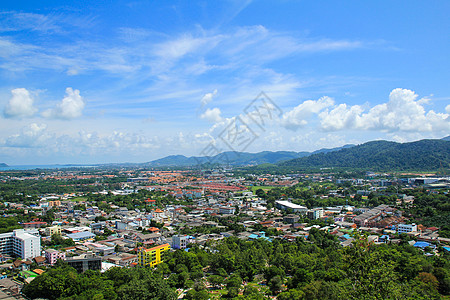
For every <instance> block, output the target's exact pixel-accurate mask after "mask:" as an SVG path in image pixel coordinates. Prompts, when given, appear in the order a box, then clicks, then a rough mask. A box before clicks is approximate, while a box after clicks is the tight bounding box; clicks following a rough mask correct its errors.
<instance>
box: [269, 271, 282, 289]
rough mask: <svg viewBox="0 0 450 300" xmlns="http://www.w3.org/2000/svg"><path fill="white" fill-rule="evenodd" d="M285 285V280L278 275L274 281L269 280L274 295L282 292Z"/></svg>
mask: <svg viewBox="0 0 450 300" xmlns="http://www.w3.org/2000/svg"><path fill="white" fill-rule="evenodd" d="M282 285H283V280H282V279H281V276H280V275H276V276H275V277H273V278H272V279H270V280H269V283H268V286H269V288H270V290H271V291H272V294H276V293H277V292H278V291H280V290H281V286H282Z"/></svg>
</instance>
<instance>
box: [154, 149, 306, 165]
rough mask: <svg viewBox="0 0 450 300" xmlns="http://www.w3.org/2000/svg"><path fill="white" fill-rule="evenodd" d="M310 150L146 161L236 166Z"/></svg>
mask: <svg viewBox="0 0 450 300" xmlns="http://www.w3.org/2000/svg"><path fill="white" fill-rule="evenodd" d="M310 154H311V153H309V152H294V151H277V152H271V151H263V152H259V153H248V152H234V151H227V152H223V153H220V154H217V155H214V156H211V157H209V156H191V157H186V156H184V155H170V156H167V157H164V158H160V159H157V160H153V161H150V162H148V163H145V165H147V166H151V167H168V166H179V167H186V166H195V165H199V164H208V163H210V164H226V165H228V164H229V165H234V166H245V165H258V164H263V163H271V164H274V163H278V162H281V161H284V160H290V159H294V158H298V157H303V156H306V155H310Z"/></svg>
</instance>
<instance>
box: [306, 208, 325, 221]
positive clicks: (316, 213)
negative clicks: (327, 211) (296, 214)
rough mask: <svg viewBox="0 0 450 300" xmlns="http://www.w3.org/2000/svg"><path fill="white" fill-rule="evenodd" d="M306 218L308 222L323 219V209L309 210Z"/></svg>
mask: <svg viewBox="0 0 450 300" xmlns="http://www.w3.org/2000/svg"><path fill="white" fill-rule="evenodd" d="M307 217H308V219H310V220H317V219H320V218H322V217H323V209H322V208H314V209H310V210H308V212H307Z"/></svg>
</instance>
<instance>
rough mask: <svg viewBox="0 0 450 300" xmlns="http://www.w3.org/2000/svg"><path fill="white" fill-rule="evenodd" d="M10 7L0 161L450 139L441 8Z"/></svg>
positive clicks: (269, 4) (383, 4) (139, 157)
mask: <svg viewBox="0 0 450 300" xmlns="http://www.w3.org/2000/svg"><path fill="white" fill-rule="evenodd" d="M18 2H19V1H2V5H1V9H0V110H1V114H0V162H6V163H8V164H12V165H14V164H16V165H17V164H52V163H87V164H91V163H106V162H145V161H150V160H153V159H157V158H160V157H163V156H166V155H171V154H184V155H187V156H191V155H203V154H215V153H216V152H220V151H226V150H239V151H244V150H245V151H249V152H258V151H263V150H272V151H276V150H292V151H311V150H316V149H319V148H324V147H326V148H331V147H336V146H342V145H344V144H348V143H353V144H358V143H363V142H366V141H369V140H375V139H386V140H393V141H398V142H407V141H413V140H418V139H423V138H442V137H444V136H447V135H448V134H449V132H450V117H449V114H450V85H449V83H448V82H449V78H450V76H449V75H450V74H449V70H450V62H449V59H448V55H449V53H450V51H449V50H450V40H449V38H448V36H449V33H450V26H449V25H450V20H449V18H448V11H450V3H449V2H448V1H429V2H423V1H179V2H178V1H64V4H61V3H62V2H61V1H43V2H42V1H20V3H18ZM43 3H44V4H45V5H44V4H43ZM261 92H264V94H260V93H261ZM258 96H259V97H258ZM258 107H259V108H258ZM260 108H265V109H266V110H265V114H262V111H261V110H260ZM255 109H256V110H255ZM255 112H256V113H257V115H258V118H255ZM252 116H253V117H252ZM258 120H259V121H258ZM230 129H233V130H234V135H233V134H232V132H231V131H230ZM236 133H239V136H241V138H240V140H239V139H236V137H237V136H238V135H237V134H236Z"/></svg>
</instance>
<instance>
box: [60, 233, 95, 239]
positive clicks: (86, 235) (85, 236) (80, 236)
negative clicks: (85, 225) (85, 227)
mask: <svg viewBox="0 0 450 300" xmlns="http://www.w3.org/2000/svg"><path fill="white" fill-rule="evenodd" d="M67 237H69V238H71V239H72V240H80V239H89V238H93V237H95V234H93V233H91V232H89V231H83V232H77V233H70V234H68V235H67Z"/></svg>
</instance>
